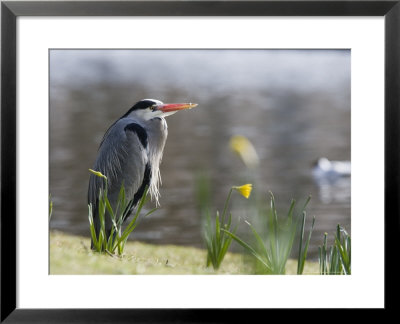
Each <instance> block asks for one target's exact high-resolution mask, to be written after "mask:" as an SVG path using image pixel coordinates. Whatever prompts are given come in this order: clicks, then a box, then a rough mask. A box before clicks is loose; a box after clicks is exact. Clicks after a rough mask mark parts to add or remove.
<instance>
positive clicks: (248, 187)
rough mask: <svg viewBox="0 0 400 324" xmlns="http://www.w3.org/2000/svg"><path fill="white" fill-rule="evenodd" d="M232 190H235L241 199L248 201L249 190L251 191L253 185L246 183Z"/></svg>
mask: <svg viewBox="0 0 400 324" xmlns="http://www.w3.org/2000/svg"><path fill="white" fill-rule="evenodd" d="M233 189H235V190H237V191H238V192H239V193H240V194H241V195H242V196H243V197H245V198H247V199H248V198H249V197H250V194H251V190H252V189H253V185H252V184H251V183H248V184H245V185H243V186H240V187H233Z"/></svg>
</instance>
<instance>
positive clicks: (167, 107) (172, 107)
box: [158, 103, 197, 113]
mask: <svg viewBox="0 0 400 324" xmlns="http://www.w3.org/2000/svg"><path fill="white" fill-rule="evenodd" d="M196 106H197V104H195V103H173V104H162V105H159V106H158V110H160V111H162V112H164V113H167V112H173V111H178V110H183V109H192V108H194V107H196Z"/></svg>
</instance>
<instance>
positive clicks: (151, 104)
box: [122, 99, 197, 120]
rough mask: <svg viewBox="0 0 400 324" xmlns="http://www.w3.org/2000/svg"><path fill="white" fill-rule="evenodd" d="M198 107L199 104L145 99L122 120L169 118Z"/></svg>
mask: <svg viewBox="0 0 400 324" xmlns="http://www.w3.org/2000/svg"><path fill="white" fill-rule="evenodd" d="M196 106H197V104H194V103H172V104H165V103H163V102H161V101H160V100H156V99H143V100H140V101H138V102H137V103H135V104H134V105H133V107H132V108H131V109H129V110H128V112H127V113H126V114H125V115H124V116H122V118H124V117H137V118H140V119H144V120H150V119H153V118H156V117H167V116H170V115H173V114H175V113H176V112H177V111H179V110H184V109H191V108H194V107H196Z"/></svg>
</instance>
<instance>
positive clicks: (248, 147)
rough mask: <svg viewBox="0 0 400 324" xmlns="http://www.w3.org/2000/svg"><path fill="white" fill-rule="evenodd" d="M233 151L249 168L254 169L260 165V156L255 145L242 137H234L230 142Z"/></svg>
mask: <svg viewBox="0 0 400 324" xmlns="http://www.w3.org/2000/svg"><path fill="white" fill-rule="evenodd" d="M229 146H230V148H231V150H232V151H233V152H234V153H236V154H237V155H239V157H240V158H241V159H242V161H243V163H244V164H245V165H246V166H247V167H248V168H254V167H256V166H258V164H259V158H258V154H257V152H256V149H255V148H254V146H253V144H251V142H250V141H249V140H248V139H247V138H246V137H244V136H242V135H235V136H232V137H231V139H230V142H229Z"/></svg>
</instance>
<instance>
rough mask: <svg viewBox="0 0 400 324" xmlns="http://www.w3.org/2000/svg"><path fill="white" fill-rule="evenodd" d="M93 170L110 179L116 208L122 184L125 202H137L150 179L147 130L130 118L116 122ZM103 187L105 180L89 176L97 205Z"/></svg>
mask: <svg viewBox="0 0 400 324" xmlns="http://www.w3.org/2000/svg"><path fill="white" fill-rule="evenodd" d="M93 169H94V170H95V171H100V172H101V173H103V174H104V175H105V176H106V177H107V179H108V180H107V181H108V198H109V200H110V203H111V206H112V207H113V208H114V209H115V208H116V203H117V200H118V194H119V191H120V189H121V186H122V184H124V187H125V196H126V199H127V200H128V201H133V202H134V200H135V198H137V197H138V196H139V195H140V191H141V190H142V191H143V192H144V188H145V186H146V185H147V184H146V182H148V181H149V177H150V166H149V165H148V153H147V133H146V131H145V129H144V128H143V127H142V126H140V125H139V124H138V123H135V122H134V120H129V119H127V118H125V119H121V120H119V121H118V122H116V123H115V124H114V125H113V126H112V127H111V129H109V131H108V132H107V134H106V136H105V138H104V139H103V142H102V144H101V146H100V148H99V152H98V155H97V159H96V162H95V164H94V166H93ZM144 182H145V184H143V183H144ZM103 185H104V180H103V179H102V178H100V177H97V176H95V175H93V174H91V175H90V180H89V191H88V201H89V203H92V204H93V205H96V206H97V199H98V194H99V190H100V188H102V187H103ZM142 188H143V189H142ZM143 192H142V193H141V195H143ZM141 195H140V197H141ZM139 199H140V198H139ZM139 199H137V200H139Z"/></svg>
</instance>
